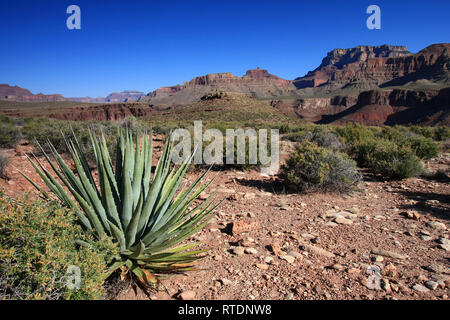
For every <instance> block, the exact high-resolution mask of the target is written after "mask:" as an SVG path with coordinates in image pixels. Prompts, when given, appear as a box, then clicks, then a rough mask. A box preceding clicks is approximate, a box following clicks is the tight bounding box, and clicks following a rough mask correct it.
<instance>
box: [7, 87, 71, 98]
mask: <svg viewBox="0 0 450 320" xmlns="http://www.w3.org/2000/svg"><path fill="white" fill-rule="evenodd" d="M0 100H7V101H20V102H49V101H65V100H66V98H64V97H63V96H62V95H60V94H42V93H39V94H32V93H31V92H30V91H29V90H27V89H24V88H20V87H18V86H10V85H8V84H0Z"/></svg>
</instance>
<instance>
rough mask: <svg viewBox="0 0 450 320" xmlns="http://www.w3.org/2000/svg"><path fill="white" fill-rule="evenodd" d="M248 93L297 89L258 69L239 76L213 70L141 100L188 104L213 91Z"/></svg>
mask: <svg viewBox="0 0 450 320" xmlns="http://www.w3.org/2000/svg"><path fill="white" fill-rule="evenodd" d="M217 90H220V91H225V92H237V93H244V94H251V95H253V96H254V97H255V98H258V99H267V98H269V99H270V98H275V97H279V96H285V95H292V94H294V92H295V90H296V88H295V86H294V85H293V84H292V81H290V80H285V79H281V78H279V77H277V76H274V75H272V74H270V73H269V72H268V71H267V70H263V69H260V68H257V69H254V70H248V71H247V72H246V73H245V75H244V76H242V77H238V76H235V75H233V74H231V73H230V72H225V73H213V74H208V75H205V76H200V77H196V78H194V79H192V80H191V81H189V82H185V83H183V85H176V86H172V87H163V88H159V89H157V90H155V91H153V92H150V93H149V94H148V95H147V96H146V97H142V98H141V99H140V101H145V102H149V103H151V104H156V105H187V104H190V103H194V102H196V101H198V100H199V99H200V98H201V97H202V96H204V95H205V94H208V93H210V92H213V91H217Z"/></svg>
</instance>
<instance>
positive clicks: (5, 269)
mask: <svg viewBox="0 0 450 320" xmlns="http://www.w3.org/2000/svg"><path fill="white" fill-rule="evenodd" d="M75 220H76V218H75V215H73V214H72V213H71V212H70V211H67V210H66V209H63V208H62V207H61V206H60V205H58V204H56V203H54V202H42V201H36V202H31V203H25V204H19V203H18V202H16V201H13V200H11V199H9V198H6V197H4V196H3V194H0V225H1V226H2V227H1V228H0V300H1V299H97V298H100V297H101V296H102V295H103V294H104V290H103V287H102V283H103V281H104V279H105V278H106V276H107V273H106V270H107V269H106V267H107V261H106V260H105V259H106V256H107V255H109V254H111V252H116V251H118V250H117V249H116V248H115V246H113V245H112V243H111V242H110V241H107V240H105V239H102V240H100V241H94V238H93V236H91V235H88V234H86V233H85V232H83V230H82V229H81V227H80V226H78V225H77V224H76V223H75ZM75 240H79V243H83V244H84V245H77V244H76V242H75ZM69 266H77V267H79V268H80V271H81V286H80V288H79V289H76V288H75V289H69V288H68V287H67V285H66V283H67V280H69V279H67V275H70V274H71V273H70V269H69ZM68 271H69V273H68Z"/></svg>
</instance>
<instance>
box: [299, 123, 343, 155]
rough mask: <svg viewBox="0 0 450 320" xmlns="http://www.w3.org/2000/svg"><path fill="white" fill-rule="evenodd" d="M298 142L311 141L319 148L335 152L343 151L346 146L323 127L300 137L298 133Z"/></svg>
mask: <svg viewBox="0 0 450 320" xmlns="http://www.w3.org/2000/svg"><path fill="white" fill-rule="evenodd" d="M297 141H299V142H303V141H310V142H313V143H315V144H317V145H318V146H319V147H323V148H326V149H330V150H334V151H342V150H343V149H344V144H343V143H342V140H341V139H340V138H339V137H338V136H337V135H336V134H334V133H333V132H331V131H330V130H328V129H326V128H323V127H315V128H314V129H313V130H311V131H308V132H306V133H304V134H303V135H299V134H298V133H297Z"/></svg>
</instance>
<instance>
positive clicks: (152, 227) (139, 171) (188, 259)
mask: <svg viewBox="0 0 450 320" xmlns="http://www.w3.org/2000/svg"><path fill="white" fill-rule="evenodd" d="M90 137H91V142H92V145H93V149H94V155H95V159H96V166H97V176H95V175H94V174H93V173H92V172H91V168H90V167H89V164H88V161H87V159H86V156H85V154H84V153H83V150H82V148H81V146H80V144H79V143H78V141H77V139H76V137H75V135H73V137H72V139H65V141H66V144H67V148H68V150H69V152H70V155H71V159H72V162H73V166H74V167H75V169H74V170H72V169H71V168H70V167H69V165H68V164H67V163H66V162H65V160H64V159H63V158H62V156H61V155H60V154H58V152H57V151H56V149H55V148H54V146H53V145H51V143H49V147H50V150H51V154H50V155H49V154H47V153H45V152H44V150H43V148H41V151H42V152H43V154H44V158H45V160H46V162H47V163H48V164H49V166H50V167H51V169H52V170H53V172H54V174H55V175H53V174H52V173H51V172H50V171H49V170H48V169H47V168H46V167H45V166H44V165H43V164H42V163H41V161H40V160H39V159H38V158H37V157H36V156H34V155H32V158H33V159H31V158H29V160H30V162H31V164H32V166H33V167H34V169H35V170H36V172H37V173H38V174H39V176H40V177H41V179H42V180H43V182H44V183H45V184H46V186H47V187H48V188H49V189H50V191H51V193H53V194H54V195H55V196H56V197H57V198H58V199H59V200H60V201H61V202H62V203H63V204H64V205H66V206H67V207H69V208H70V209H72V210H73V211H74V212H75V214H76V215H77V216H78V218H79V221H80V223H81V224H82V226H83V227H84V228H85V229H87V230H90V231H91V232H93V233H94V234H95V235H96V236H97V237H98V238H102V237H104V236H108V237H111V238H113V239H114V240H115V241H116V242H117V243H118V244H119V245H120V255H119V256H117V257H115V258H114V259H113V263H112V264H111V268H110V272H111V273H112V272H114V271H115V270H117V269H118V268H122V270H124V269H123V268H126V269H127V271H131V272H132V273H133V274H135V275H136V276H137V278H138V279H139V280H140V281H141V282H143V283H146V284H147V285H152V284H154V283H155V279H156V277H155V275H162V274H168V273H179V272H183V271H187V270H191V269H193V266H194V264H193V263H194V261H195V260H197V259H199V258H201V257H199V256H198V254H199V253H202V252H204V251H205V250H194V251H192V250H191V249H193V248H194V247H196V246H197V245H198V243H187V244H182V245H180V243H181V242H183V241H184V240H186V239H187V238H189V237H190V236H192V235H193V234H195V233H196V232H197V231H199V230H200V229H201V228H203V227H204V226H205V225H206V224H207V223H208V221H209V220H210V218H211V217H212V215H213V211H214V209H216V208H217V206H218V205H219V204H220V202H219V203H214V198H213V197H212V196H210V197H209V198H208V199H206V200H204V201H198V200H197V198H198V196H199V195H200V193H201V192H202V191H203V190H205V189H206V188H207V187H208V186H209V185H210V183H211V182H212V180H210V181H207V182H205V179H206V175H207V174H208V172H209V170H208V171H206V172H205V173H204V174H202V175H201V176H200V177H199V178H198V179H197V180H195V181H194V182H193V183H192V184H191V185H190V186H188V187H184V188H180V186H181V183H182V181H183V178H184V176H185V174H186V172H187V170H188V168H189V166H190V165H191V163H192V159H193V156H191V157H189V158H187V159H186V160H185V161H184V163H182V164H181V165H179V166H173V165H171V159H172V146H173V144H172V141H171V140H170V139H168V140H167V142H166V143H165V145H164V148H163V150H162V155H161V157H160V159H159V161H158V163H157V165H156V169H155V170H154V172H153V176H152V150H153V145H152V134H151V133H150V134H147V133H146V132H144V133H140V134H137V135H136V137H135V138H133V134H132V132H131V130H128V129H118V133H117V154H116V161H115V170H114V167H113V164H112V160H111V157H110V153H109V151H108V147H107V143H106V139H105V137H104V135H103V133H102V134H101V135H100V137H99V136H97V135H96V134H95V133H94V132H92V131H91V132H90ZM51 157H53V160H54V161H52V159H51ZM21 174H22V175H23V176H24V177H25V178H26V179H27V180H28V181H29V182H30V183H31V184H33V186H34V187H36V188H37V189H38V190H39V191H40V192H41V193H42V195H43V196H44V197H46V198H50V196H49V194H48V193H47V192H45V190H43V189H42V188H41V187H39V185H38V184H37V183H36V182H34V181H32V180H31V179H30V178H29V177H27V176H26V175H25V174H24V173H22V172H21ZM96 180H98V182H97V183H96ZM180 189H181V190H180Z"/></svg>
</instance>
